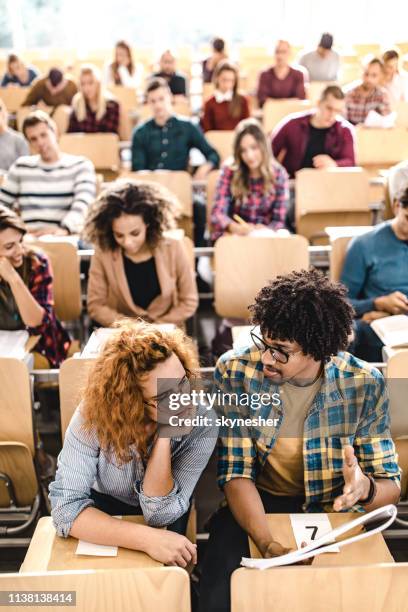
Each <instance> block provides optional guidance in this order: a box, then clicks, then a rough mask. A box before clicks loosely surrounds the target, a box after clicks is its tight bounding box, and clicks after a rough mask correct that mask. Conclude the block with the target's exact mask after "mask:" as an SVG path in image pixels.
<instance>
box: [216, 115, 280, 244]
mask: <svg viewBox="0 0 408 612" xmlns="http://www.w3.org/2000/svg"><path fill="white" fill-rule="evenodd" d="M288 185H289V183H288V175H287V173H286V170H285V169H284V168H283V167H282V166H281V165H280V164H278V162H277V161H276V160H275V159H274V158H273V155H272V152H271V149H270V145H269V143H268V141H267V139H266V137H265V134H264V133H263V131H262V128H261V126H260V125H259V123H258V121H256V120H255V119H244V120H243V121H241V122H240V123H239V124H238V125H237V127H236V130H235V139H234V145H233V159H232V160H230V161H228V162H226V163H225V164H224V166H223V168H222V170H221V175H220V178H219V181H218V184H217V188H216V193H215V199H214V205H213V209H212V212H211V238H212V240H213V241H215V240H217V238H219V237H220V236H222V235H223V234H225V233H230V234H237V235H240V236H246V235H248V234H249V233H250V232H251V231H252V230H254V229H255V228H256V227H268V228H271V229H273V230H277V229H281V228H284V227H285V217H286V209H287V203H288V198H289V187H288ZM234 215H239V216H240V217H241V218H242V219H243V220H244V221H246V224H240V223H238V222H237V221H234Z"/></svg>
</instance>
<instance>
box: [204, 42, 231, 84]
mask: <svg viewBox="0 0 408 612" xmlns="http://www.w3.org/2000/svg"><path fill="white" fill-rule="evenodd" d="M211 47H212V53H211V55H210V57H207V59H205V60H204V61H203V83H211V82H212V80H213V76H214V70H215V69H216V67H217V66H218V64H219V63H220V62H222V61H223V60H225V59H227V54H226V52H225V42H224V40H223V39H222V38H214V39H213V40H212V42H211Z"/></svg>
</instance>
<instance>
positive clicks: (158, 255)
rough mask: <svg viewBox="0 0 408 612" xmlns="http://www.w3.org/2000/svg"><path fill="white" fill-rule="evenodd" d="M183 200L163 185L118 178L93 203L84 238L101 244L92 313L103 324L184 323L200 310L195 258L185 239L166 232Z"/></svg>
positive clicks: (93, 272) (91, 288)
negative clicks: (130, 320) (120, 321)
mask: <svg viewBox="0 0 408 612" xmlns="http://www.w3.org/2000/svg"><path fill="white" fill-rule="evenodd" d="M178 205H179V203H178V200H177V199H176V198H175V197H174V196H173V195H172V194H171V193H170V192H169V191H168V190H167V189H165V188H164V187H162V186H161V185H157V184H155V183H148V182H141V181H134V182H131V183H130V182H126V181H118V182H117V183H115V184H113V186H112V187H111V188H109V189H108V190H106V191H104V192H102V193H101V194H100V196H99V198H98V200H97V201H96V202H95V203H94V204H93V205H92V206H91V208H90V211H89V214H88V219H87V221H86V225H85V239H86V240H88V241H89V242H92V243H93V244H94V245H95V247H96V248H95V254H94V255H93V257H92V260H91V267H90V270H89V280H88V312H89V315H90V316H91V318H92V319H93V320H94V321H96V322H97V323H99V325H102V326H104V327H109V326H110V325H112V323H114V322H115V321H117V320H118V319H120V318H122V317H143V319H145V320H147V321H151V322H155V323H174V324H176V325H183V323H184V322H185V321H186V319H188V318H189V317H191V316H192V315H193V314H194V312H195V311H196V308H197V305H198V293H197V286H196V282H195V278H194V270H193V266H192V263H191V262H190V261H189V258H188V256H187V253H186V250H185V248H184V245H183V242H182V241H181V240H176V239H174V238H169V237H166V236H165V235H164V232H165V230H168V229H171V228H172V227H173V226H174V224H175V219H174V217H175V216H176V215H177V212H178Z"/></svg>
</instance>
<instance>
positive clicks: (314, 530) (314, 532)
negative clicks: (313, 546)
mask: <svg viewBox="0 0 408 612" xmlns="http://www.w3.org/2000/svg"><path fill="white" fill-rule="evenodd" d="M306 529H313V533H312V537H311V539H312V540H314V539H315V537H316V533H317V529H318V528H317V527H314V526H310V527H309V526H307V527H306Z"/></svg>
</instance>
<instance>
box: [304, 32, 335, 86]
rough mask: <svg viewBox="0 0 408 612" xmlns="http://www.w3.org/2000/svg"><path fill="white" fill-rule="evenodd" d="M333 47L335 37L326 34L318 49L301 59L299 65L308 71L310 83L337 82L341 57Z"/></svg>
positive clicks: (323, 35)
mask: <svg viewBox="0 0 408 612" xmlns="http://www.w3.org/2000/svg"><path fill="white" fill-rule="evenodd" d="M332 46H333V36H332V35H331V34H329V33H328V32H325V33H324V34H322V37H321V39H320V42H319V44H318V45H317V49H315V50H314V51H310V53H306V54H305V55H302V57H301V58H300V60H299V64H300V65H301V66H303V67H304V68H306V70H307V71H308V73H309V79H310V81H337V79H338V77H339V66H340V57H339V55H338V53H336V51H333V49H332Z"/></svg>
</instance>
